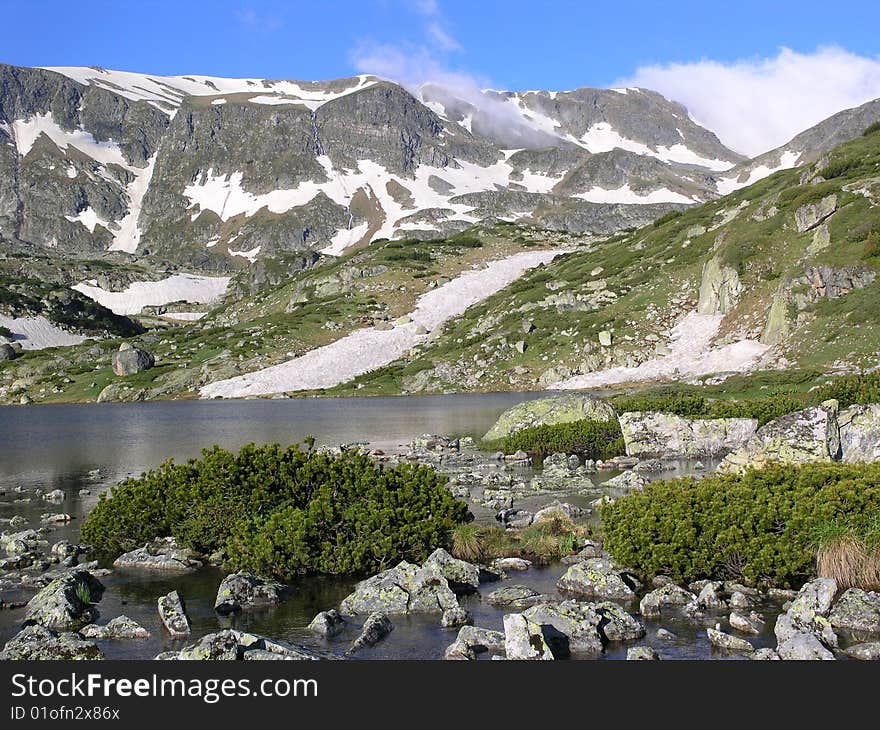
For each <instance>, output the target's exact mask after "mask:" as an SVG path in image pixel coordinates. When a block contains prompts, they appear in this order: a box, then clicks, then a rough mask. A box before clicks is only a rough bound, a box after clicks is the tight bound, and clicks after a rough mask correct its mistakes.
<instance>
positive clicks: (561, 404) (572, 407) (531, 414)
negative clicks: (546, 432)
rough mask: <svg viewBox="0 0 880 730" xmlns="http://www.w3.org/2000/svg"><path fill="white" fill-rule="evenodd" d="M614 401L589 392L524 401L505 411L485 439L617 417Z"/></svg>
mask: <svg viewBox="0 0 880 730" xmlns="http://www.w3.org/2000/svg"><path fill="white" fill-rule="evenodd" d="M615 417H616V416H615V413H614V408H612V406H611V404H610V403H608V402H606V401H603V400H599V399H597V398H594V397H592V396H589V395H561V396H551V397H549V398H538V399H536V400H530V401H525V402H523V403H519V404H517V405H515V406H514V407H513V408H510V409H508V410H506V411H505V412H504V413H502V414H501V416H500V417H499V418H498V420H497V421H496V422H495V425H494V426H492V428H490V429H489V430H488V431H487V432H486V435H485V436H483V439H484V440H486V441H494V440H496V439H501V438H505V437H506V436H510V435H511V434H513V433H516V432H517V431H521V430H523V429H524V428H530V427H532V426H550V425H553V424H557V423H572V422H573V421H583V420H587V421H609V420H611V419H613V418H615Z"/></svg>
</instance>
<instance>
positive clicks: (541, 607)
mask: <svg viewBox="0 0 880 730" xmlns="http://www.w3.org/2000/svg"><path fill="white" fill-rule="evenodd" d="M522 615H523V616H525V618H526V619H527V620H528V621H530V622H531V623H534V624H537V625H539V626H540V627H541V632H542V635H543V637H544V641H545V642H546V644H547V646H549V647H550V649H551V651H552V652H553V656H554V657H555V658H557V659H563V658H565V657H567V656H570V655H572V654H573V655H575V656H578V657H589V658H595V657H598V656H599V655H600V654H601V653H602V637H601V636H600V635H599V628H598V627H599V622H600V621H601V620H602V618H601V616H600V615H599V614H598V613H597V612H596V610H595V608H594V607H593V605H592V604H589V603H580V602H578V601H563V602H562V603H538V604H536V605H534V606H532V607H530V608H528V609H526V610H525V611H523V613H522ZM505 630H506V629H505Z"/></svg>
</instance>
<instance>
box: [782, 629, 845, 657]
mask: <svg viewBox="0 0 880 730" xmlns="http://www.w3.org/2000/svg"><path fill="white" fill-rule="evenodd" d="M776 652H777V654H779V658H780V659H783V660H788V661H814V660H817V659H818V660H823V661H828V660H833V659H834V654H832V653H831V652H830V651H829V650H828V649H827V648H825V646H824V645H823V644H822V642H821V641H819V639H817V638H816V637H815V636H814V635H813V634H806V633H800V632H798V633H795V634H793V635H792V636H791V637H790V638H788V639H787V640H786V641H784V642H782V643H781V644H780V645H779V646H778V647H777V649H776Z"/></svg>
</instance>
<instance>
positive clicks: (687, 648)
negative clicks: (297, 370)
mask: <svg viewBox="0 0 880 730" xmlns="http://www.w3.org/2000/svg"><path fill="white" fill-rule="evenodd" d="M540 395H542V394H540V393H528V394H516V393H503V394H488V395H448V396H415V397H393V398H345V399H311V398H310V399H293V400H253V401H189V402H188V401H176V402H149V403H136V404H111V403H108V404H88V405H57V406H28V407H0V492H2V495H0V518H7V519H8V518H10V517H12V516H13V515H17V514H18V515H22V516H23V517H25V518H27V519H28V524H27V525H26V527H29V528H37V527H39V526H40V517H41V515H43V514H45V513H47V512H55V513H57V512H64V513H67V514H69V515H71V516H72V518H73V520H72V521H71V522H70V523H69V524H68V525H63V526H61V527H59V528H58V529H56V530H54V531H53V532H52V533H50V534H49V535H48V536H47V539H48V540H49V542H50V543H52V542H55V541H57V540H59V539H62V538H67V539H70V540H72V541H77V540H78V532H79V525H80V524H81V523H82V520H83V518H84V517H85V516H86V515H87V514H88V511H89V510H90V509H91V507H92V505H93V504H94V503H95V501H96V500H97V497H98V494H99V493H100V492H102V491H103V490H105V489H106V488H108V487H109V486H111V485H113V484H116V483H117V482H118V481H120V480H121V479H123V478H125V477H127V476H129V475H135V474H139V473H141V472H143V471H144V470H146V469H149V468H151V467H155V466H157V465H158V464H160V463H161V462H162V461H164V460H165V459H168V458H174V459H176V460H181V459H186V458H189V457H193V456H198V454H199V452H200V451H201V449H203V448H206V447H209V446H212V445H214V444H219V445H221V446H223V447H225V448H229V449H238V448H239V447H240V446H242V445H244V444H246V443H250V442H256V443H271V442H280V443H282V444H289V443H294V442H298V441H301V440H302V439H303V438H304V437H306V436H307V435H309V434H311V435H314V436H315V437H316V439H317V442H318V443H319V444H321V443H326V444H339V443H348V442H354V441H369V442H370V443H371V444H373V445H375V446H378V447H383V448H389V447H392V448H393V447H395V446H397V445H400V444H405V443H407V442H409V441H410V440H412V439H413V438H414V437H416V436H419V435H422V434H424V433H434V434H445V435H453V436H464V435H472V436H480V435H482V434H483V433H484V432H485V431H486V430H487V429H488V428H489V427H490V426H491V425H492V424H493V423H494V421H495V420H496V419H497V417H498V416H499V415H500V414H501V413H502V412H503V411H504V410H506V409H507V408H509V407H510V406H512V405H514V404H516V403H519V402H521V401H524V400H528V399H532V398H536V397H539V396H540ZM36 489H41V490H43V491H44V492H46V491H50V490H54V489H61V490H63V491H64V492H65V494H66V497H65V500H64V501H63V502H61V503H59V504H51V505H50V504H47V503H46V502H45V501H43V500H42V499H40V498H39V497H36V496H34V495H33V492H34V490H36ZM81 490H88V492H89V493H88V494H83V495H80V491H81ZM29 497H30V501H22V500H23V499H25V500H26V499H28V498H29ZM2 529H8V527H3V528H2ZM17 529H24V528H17ZM565 567H566V566H562V565H558V566H550V567H548V568H543V569H533V570H530V571H526V572H524V573H521V574H513V575H512V577H511V578H510V579H509V580H508V581H507V583H522V584H525V585H529V586H531V587H533V588H534V589H536V590H538V591H540V592H550V593H552V592H554V591H555V582H556V580H557V579H558V577H559V576H560V575H561V574H562V573H563V572H564V570H565ZM221 578H222V573H220V572H219V571H217V570H213V569H205V570H202V571H199V572H198V573H195V574H190V575H184V576H167V575H160V576H155V575H153V576H150V575H144V574H138V573H136V574H125V573H123V572H119V571H117V572H114V573H113V574H112V575H110V576H107V577H105V578H102V579H101V580H102V582H103V583H104V585H105V586H106V587H107V591H106V593H105V594H104V598H103V600H102V601H101V603H100V604H99V609H100V611H101V618H100V619H99V623H105V622H106V621H108V620H109V619H111V618H113V617H115V616H118V615H119V614H122V613H125V614H126V615H128V616H130V617H131V618H133V619H135V620H136V621H138V622H139V623H141V624H142V625H143V626H145V627H146V628H147V629H148V630H149V631H150V632H151V634H152V636H151V638H149V639H145V640H125V641H101V642H99V645H100V646H101V649H102V650H103V651H104V653H105V654H106V655H107V656H108V657H109V658H152V657H153V656H155V655H156V654H157V653H158V652H160V651H165V650H169V649H174V648H179V647H180V646H181V645H182V644H187V643H190V642H192V641H193V640H194V639H195V638H198V637H199V636H201V635H204V634H206V633H209V632H212V631H217V630H219V629H220V628H224V627H228V626H235V627H237V628H246V629H248V630H250V631H254V632H256V633H261V634H264V635H267V636H271V637H273V638H276V639H283V640H289V641H294V642H301V643H309V644H311V645H314V646H322V643H321V642H320V641H319V640H317V639H315V638H314V637H312V636H310V635H309V634H308V633H307V632H306V631H305V627H306V626H307V624H308V623H309V621H310V620H311V618H312V617H313V616H314V615H315V613H317V612H318V611H321V610H325V609H328V608H332V607H334V606H336V605H338V603H339V601H340V600H341V599H342V598H343V597H344V596H345V595H347V594H348V593H349V592H350V590H351V587H352V585H353V584H354V582H355V581H354V580H353V579H347V578H322V577H316V578H309V579H304V580H301V581H299V582H298V583H297V585H295V586H294V587H293V591H292V597H291V598H290V599H288V600H287V601H285V602H284V603H283V604H282V605H280V606H278V607H276V608H273V609H271V610H263V611H255V612H247V613H245V614H242V615H240V616H238V617H234V618H231V619H224V618H221V617H219V616H218V615H217V614H216V613H215V612H214V610H213V603H214V597H215V595H216V591H217V585H218V584H219V582H220V579H221ZM496 587H499V585H498V584H496V585H491V584H490V585H488V586H487V590H489V591H491V590H494V589H495V588H496ZM173 589H178V590H179V591H180V592H181V594H182V595H183V596H184V598H185V600H186V603H187V608H188V611H189V613H190V617H191V619H192V623H193V636H192V637H189V638H187V639H184V640H175V639H172V638H170V637H169V636H168V635H167V634H166V633H165V632H164V631H163V630H162V627H161V626H160V623H159V618H158V615H157V613H156V599H157V598H158V597H159V596H161V595H164V594H165V593H167V592H169V591H170V590H173ZM30 595H32V593H17V592H15V591H11V592H10V591H8V590H7V591H5V592H3V593H0V596H2V597H3V598H6V599H7V600H21V599H27V598H29V597H30ZM462 605H464V606H466V607H467V608H468V610H469V611H470V612H471V613H472V614H473V616H474V621H475V624H476V625H478V626H484V627H486V628H493V629H499V630H500V629H501V628H502V618H503V614H504V611H501V610H499V609H496V608H493V607H491V606H489V605H488V604H485V603H483V602H482V601H481V598H480V595H479V594H475V595H473V596H469V597H466V598H464V599H462ZM23 614H24V611H23V609H17V610H6V611H0V645H2V643H5V641H6V640H7V639H8V638H9V637H11V636H12V635H13V634H15V633H16V631H17V630H18V628H19V626H20V623H21V620H22V617H23ZM393 621H394V625H395V629H394V631H393V632H392V634H391V636H390V637H389V638H388V639H386V640H385V641H383V642H382V643H381V644H379V645H378V646H377V647H375V648H374V649H373V650H371V651H369V652H367V653H366V654H365V656H366V657H369V658H440V657H442V655H443V650H444V648H445V647H446V646H447V645H448V644H449V643H451V642H452V640H453V639H454V637H455V632H454V631H449V630H444V629H441V628H440V627H439V626H438V619H437V617H436V616H412V617H395V618H394V619H393ZM664 621H665V623H664V626H666V628H669V629H671V630H673V631H674V632H675V633H676V634H678V636H679V639H678V640H676V641H675V642H672V643H668V642H663V641H661V640H659V639H657V638H656V637H653V636H652V634H653V632H654V631H656V628H657V626H656V625H653V624H652V623H649V624H648V626H647V628H648V631H649V637H648V638H646V639H645V640H643V641H642V642H639V643H649V644H652V645H655V646H656V648H657V649H658V651H660V652H661V655H663V656H664V657H669V658H672V657H682V658H684V657H690V658H698V657H707V656H709V655H710V654H711V652H712V650H711V648H710V646H709V644H708V641H706V639H705V630H704V627H700V626H696V625H694V624H693V623H692V622H688V621H684V620H681V621H678V620H677V619H675V617H670V618H669V619H664ZM670 622H671V623H670ZM771 625H772V624H771ZM356 634H357V625H353V626H352V627H351V628H350V630H349V631H347V633H346V634H344V635H343V636H341V637H339V638H338V639H336V640H334V642H333V644H332V645H329V646H324V647H323V648H330V649H333V650H336V651H342V650H344V648H345V647H346V646H347V645H348V643H349V642H350V641H351V640H352V639H353V638H354V636H356ZM771 640H772V632H771V633H770V634H769V635H767V636H762V637H759V640H758V641H757V642H756V644H758V645H766V644H769V643H771ZM625 653H626V647H625V645H620V646H612V647H609V651H608V652H607V655H606V656H607V657H609V658H621V657H623V656H625Z"/></svg>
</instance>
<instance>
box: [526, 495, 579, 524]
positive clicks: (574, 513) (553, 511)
mask: <svg viewBox="0 0 880 730" xmlns="http://www.w3.org/2000/svg"><path fill="white" fill-rule="evenodd" d="M583 513H584V511H583V510H582V509H581V508H580V507H578V506H576V505H573V504H569V503H568V502H560V501H559V500H556V501H554V502H551V503H550V504H548V505H547V506H546V507H542V508H541V509H539V510H538V511H537V512H535V516H534V518H533V519H532V523H533V524H534V523H538V522H545V521H547V520H553V519H559V518H561V519H565V520H574V519H577V518H578V517H580V516H581V515H583Z"/></svg>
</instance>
